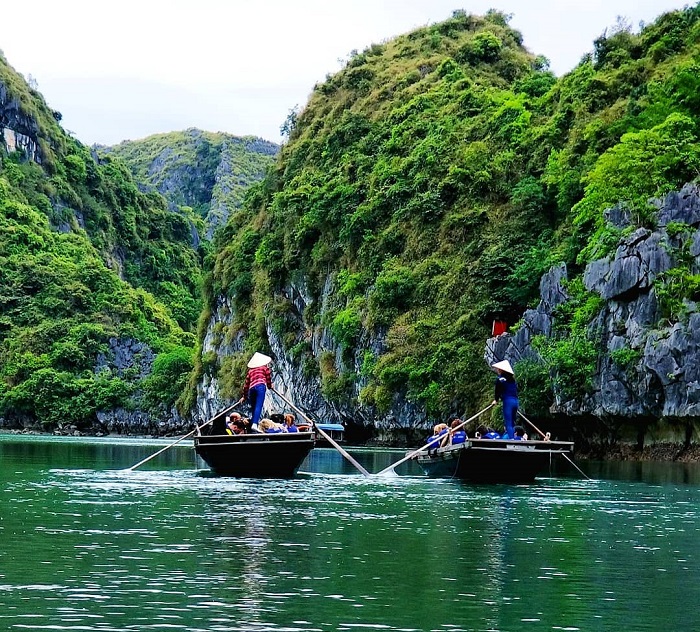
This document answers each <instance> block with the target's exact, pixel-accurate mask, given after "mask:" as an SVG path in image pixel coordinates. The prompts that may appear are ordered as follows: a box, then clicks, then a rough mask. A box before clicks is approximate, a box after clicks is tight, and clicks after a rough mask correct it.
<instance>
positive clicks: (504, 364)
mask: <svg viewBox="0 0 700 632" xmlns="http://www.w3.org/2000/svg"><path fill="white" fill-rule="evenodd" d="M491 366H492V367H493V368H494V369H501V371H505V372H506V373H510V374H511V375H515V371H513V367H512V366H510V362H508V360H501V361H500V362H496V364H492V365H491Z"/></svg>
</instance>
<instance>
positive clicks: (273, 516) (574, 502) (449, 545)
mask: <svg viewBox="0 0 700 632" xmlns="http://www.w3.org/2000/svg"><path fill="white" fill-rule="evenodd" d="M163 445H165V443H162V442H160V443H158V442H150V443H149V442H138V441H133V440H122V441H114V440H111V441H107V440H104V441H97V440H92V441H88V440H75V439H70V440H69V439H36V438H16V437H11V436H1V435H0V463H1V466H0V542H1V543H2V546H1V547H0V629H2V630H80V631H94V630H99V631H117V630H119V631H122V630H165V631H173V630H174V631H178V630H184V631H198V632H199V631H205V630H206V631H217V630H219V631H223V630H246V631H248V630H254V631H257V630H275V631H285V632H286V631H290V632H291V631H301V630H304V631H307V630H309V631H310V630H313V631H326V630H342V631H353V632H354V631H357V630H380V631H385V630H439V631H446V632H454V631H459V630H501V631H509V630H513V631H515V630H518V631H521V630H533V631H540V630H668V631H670V630H700V621H698V614H697V604H698V603H700V564H699V563H698V562H699V560H698V556H699V554H698V551H699V549H700V521H699V520H698V518H699V517H700V516H699V514H700V484H699V483H698V481H699V480H700V472H698V469H697V467H696V468H692V467H678V466H668V465H665V464H655V465H653V464H652V465H650V464H644V466H645V467H644V468H641V469H640V468H632V469H631V471H630V470H623V469H622V468H617V469H614V468H613V466H605V467H603V466H600V465H595V464H588V465H584V466H583V467H584V469H585V470H586V471H587V472H588V473H589V474H593V473H595V474H596V475H601V476H604V478H600V479H598V480H595V481H586V480H581V479H580V478H574V477H563V478H557V479H553V478H552V479H541V480H539V481H538V482H537V483H535V484H534V485H529V486H468V485H464V484H461V483H459V482H455V481H440V480H426V479H423V478H421V477H419V476H416V475H410V474H411V472H410V471H408V474H409V475H407V476H400V477H396V478H388V479H387V478H382V479H364V478H363V477H361V476H360V475H359V474H356V473H354V471H353V470H352V468H347V467H346V466H345V465H343V462H342V460H341V459H340V458H339V455H338V454H337V453H336V452H335V451H333V450H316V451H314V453H312V455H311V457H310V459H309V460H308V461H307V463H306V464H305V465H304V466H303V469H304V470H305V472H308V473H305V474H302V475H300V476H299V477H298V478H296V479H294V480H289V481H255V480H236V479H223V478H215V477H212V476H209V475H208V474H206V472H204V471H203V470H201V469H198V468H197V466H196V465H195V461H194V459H193V456H192V451H191V449H190V448H188V447H180V446H178V447H176V448H173V449H172V450H169V451H168V452H166V453H164V454H163V455H162V456H161V457H158V458H157V460H154V461H151V462H150V463H148V464H147V465H145V466H144V467H143V469H140V470H136V471H134V472H130V473H129V472H123V471H119V469H120V468H126V467H128V466H130V465H133V464H134V463H136V462H137V461H139V460H141V459H142V458H144V457H145V456H147V455H148V454H151V453H153V452H155V451H156V450H157V449H159V448H160V447H162V446H163ZM353 454H354V455H355V456H356V457H357V458H358V459H359V460H361V461H362V462H363V465H365V466H366V467H368V468H369V469H371V470H372V471H378V470H379V469H381V468H382V467H384V466H385V465H388V464H389V463H391V462H394V461H396V460H398V458H400V457H401V456H402V453H401V452H393V453H392V452H386V451H385V452H379V451H377V452H371V451H362V452H357V453H356V452H353ZM625 467H629V466H627V465H625Z"/></svg>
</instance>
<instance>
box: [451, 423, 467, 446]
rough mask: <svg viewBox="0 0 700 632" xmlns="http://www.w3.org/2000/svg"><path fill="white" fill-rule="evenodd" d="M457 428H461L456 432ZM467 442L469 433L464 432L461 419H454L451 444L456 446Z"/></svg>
mask: <svg viewBox="0 0 700 632" xmlns="http://www.w3.org/2000/svg"><path fill="white" fill-rule="evenodd" d="M455 428H459V429H458V430H455ZM466 440H467V433H466V432H465V431H464V426H463V425H462V420H461V419H453V420H452V423H451V424H450V443H451V444H452V445H456V444H458V443H464V442H465V441H466Z"/></svg>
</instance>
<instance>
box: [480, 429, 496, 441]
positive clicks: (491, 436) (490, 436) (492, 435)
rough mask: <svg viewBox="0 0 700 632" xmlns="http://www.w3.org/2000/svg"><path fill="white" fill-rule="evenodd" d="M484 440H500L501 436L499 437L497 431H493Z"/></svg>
mask: <svg viewBox="0 0 700 632" xmlns="http://www.w3.org/2000/svg"><path fill="white" fill-rule="evenodd" d="M481 438H482V439H500V438H501V435H499V434H498V433H497V432H496V431H494V430H492V431H491V432H487V433H486V434H485V435H484V436H483V437H481Z"/></svg>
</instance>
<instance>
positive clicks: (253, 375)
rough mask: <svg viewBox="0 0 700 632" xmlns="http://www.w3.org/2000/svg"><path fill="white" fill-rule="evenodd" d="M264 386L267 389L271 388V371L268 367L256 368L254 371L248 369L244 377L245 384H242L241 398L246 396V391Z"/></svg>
mask: <svg viewBox="0 0 700 632" xmlns="http://www.w3.org/2000/svg"><path fill="white" fill-rule="evenodd" d="M258 384H264V385H265V386H267V388H272V371H270V367H269V366H257V367H255V368H254V369H248V373H246V376H245V384H243V396H244V397H247V396H248V391H249V390H250V389H251V388H253V387H254V386H257V385H258Z"/></svg>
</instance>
